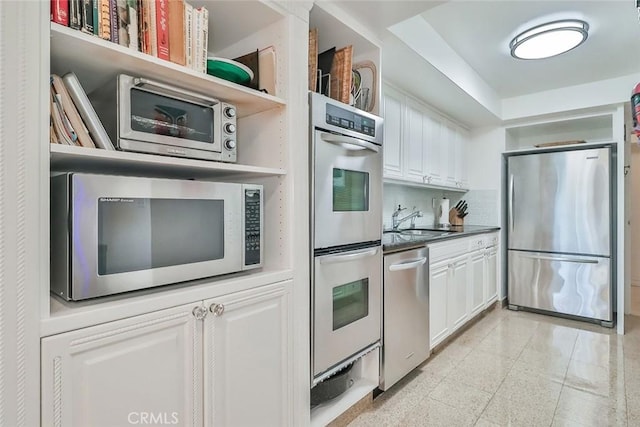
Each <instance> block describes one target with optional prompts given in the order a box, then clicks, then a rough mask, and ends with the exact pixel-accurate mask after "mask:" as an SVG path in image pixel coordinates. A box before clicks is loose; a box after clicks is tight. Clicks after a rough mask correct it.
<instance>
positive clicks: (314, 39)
mask: <svg viewBox="0 0 640 427" xmlns="http://www.w3.org/2000/svg"><path fill="white" fill-rule="evenodd" d="M317 85H318V29H317V28H313V29H311V30H309V90H310V91H312V92H315V91H316V89H317Z"/></svg>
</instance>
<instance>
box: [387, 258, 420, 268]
mask: <svg viewBox="0 0 640 427" xmlns="http://www.w3.org/2000/svg"><path fill="white" fill-rule="evenodd" d="M426 262H427V258H426V257H422V258H418V259H414V260H410V261H405V262H399V263H397V264H391V265H390V266H389V271H401V270H410V269H412V268H418V267H420V266H421V265H424V263H426Z"/></svg>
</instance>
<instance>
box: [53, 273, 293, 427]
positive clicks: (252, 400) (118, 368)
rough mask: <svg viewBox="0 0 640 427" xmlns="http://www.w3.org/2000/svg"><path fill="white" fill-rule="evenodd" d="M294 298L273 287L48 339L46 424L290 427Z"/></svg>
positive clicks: (281, 286)
mask: <svg viewBox="0 0 640 427" xmlns="http://www.w3.org/2000/svg"><path fill="white" fill-rule="evenodd" d="M289 293H290V282H287V283H284V284H276V285H269V286H265V287H263V288H258V289H255V290H251V291H243V292H238V293H235V294H230V295H228V296H225V297H221V298H219V299H216V300H215V301H213V300H212V301H197V302H194V303H193V304H188V305H183V306H179V307H174V308H170V309H166V310H161V311H157V312H152V313H149V314H144V315H140V316H136V317H131V318H127V319H123V320H118V321H114V322H110V323H106V324H102V325H98V326H93V327H89V328H84V329H79V330H76V331H71V332H66V333H62V334H59V335H54V336H51V337H47V338H43V339H42V346H41V349H42V350H41V351H42V353H41V363H42V366H41V368H42V381H41V387H42V390H41V405H42V408H41V409H42V425H43V426H56V427H58V426H63V427H64V426H92V427H99V426H105V427H111V426H124V425H135V424H141V425H145V424H146V425H180V426H202V425H207V426H210V425H214V424H215V425H216V426H218V425H220V426H222V425H262V426H281V425H290V424H291V423H292V422H291V419H290V417H291V415H290V414H291V413H292V412H293V411H292V410H291V406H290V405H291V400H292V388H291V384H292V383H293V382H292V381H291V366H292V363H291V362H292V360H291V359H292V351H293V349H292V342H291V334H292V333H291V327H290V326H291V325H290V322H291V319H290V313H291V307H290V298H289ZM222 307H224V310H223V309H222ZM211 308H213V312H212V311H210V309H211ZM216 314H217V315H216ZM265 388H266V389H265ZM203 406H204V407H203Z"/></svg>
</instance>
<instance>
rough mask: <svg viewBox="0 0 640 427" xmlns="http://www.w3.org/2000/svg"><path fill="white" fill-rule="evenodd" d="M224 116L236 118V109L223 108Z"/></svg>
mask: <svg viewBox="0 0 640 427" xmlns="http://www.w3.org/2000/svg"><path fill="white" fill-rule="evenodd" d="M224 115H225V116H226V117H227V118H229V119H232V118H234V117H235V116H236V109H235V108H233V107H225V108H224Z"/></svg>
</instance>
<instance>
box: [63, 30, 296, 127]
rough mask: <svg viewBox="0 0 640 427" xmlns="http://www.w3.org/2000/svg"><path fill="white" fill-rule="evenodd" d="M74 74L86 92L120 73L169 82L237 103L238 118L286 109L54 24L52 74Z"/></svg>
mask: <svg viewBox="0 0 640 427" xmlns="http://www.w3.org/2000/svg"><path fill="white" fill-rule="evenodd" d="M69 71H73V72H74V73H75V74H76V75H77V76H78V79H79V80H80V82H81V83H82V86H83V88H84V90H85V92H87V93H91V92H92V91H93V90H95V89H96V88H98V87H100V86H101V85H104V84H105V83H106V82H109V81H112V80H114V79H115V78H116V76H117V75H118V74H120V73H125V74H131V75H133V76H145V77H147V78H152V79H157V80H160V81H164V82H170V83H172V84H175V85H176V86H181V87H184V88H187V89H189V90H192V91H196V92H202V93H203V94H207V95H212V96H214V97H216V98H219V99H221V100H224V101H226V102H230V103H232V104H235V106H236V108H237V110H238V117H239V118H242V117H246V116H250V115H252V114H256V113H260V112H263V111H267V110H270V109H273V108H278V107H283V106H284V105H286V102H285V101H284V100H283V99H282V98H278V97H276V96H273V95H269V94H266V93H263V92H259V91H257V90H253V89H250V88H248V87H245V86H241V85H239V84H236V83H233V82H230V81H227V80H224V79H221V78H218V77H214V76H210V75H208V74H204V73H201V72H198V71H195V70H192V69H190V68H187V67H185V66H182V65H179V64H175V63H173V62H170V61H166V60H163V59H160V58H156V57H154V56H151V55H147V54H145V53H142V52H138V51H135V50H132V49H129V48H128V47H125V46H120V45H118V44H115V43H112V42H110V41H107V40H103V39H101V38H99V37H95V36H93V35H90V34H85V33H83V32H81V31H78V30H74V29H72V28H69V27H65V26H63V25H60V24H56V23H54V22H52V23H51V72H52V73H54V74H58V75H63V74H66V73H67V72H69Z"/></svg>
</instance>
